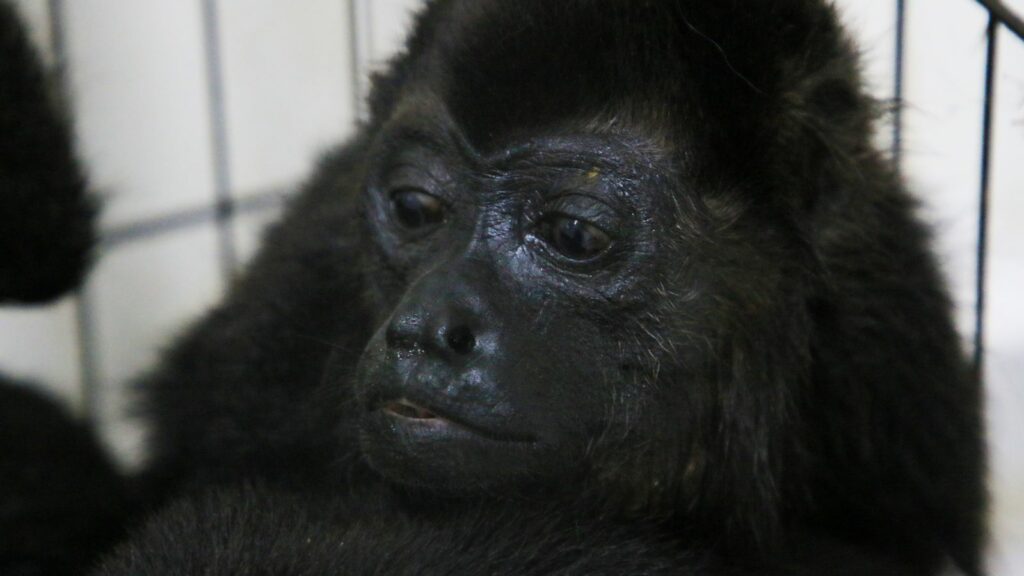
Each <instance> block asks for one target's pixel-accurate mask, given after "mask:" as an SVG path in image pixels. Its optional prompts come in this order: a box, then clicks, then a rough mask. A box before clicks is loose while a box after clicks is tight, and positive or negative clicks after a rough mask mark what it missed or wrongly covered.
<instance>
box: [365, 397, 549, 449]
mask: <svg viewBox="0 0 1024 576" xmlns="http://www.w3.org/2000/svg"><path fill="white" fill-rule="evenodd" d="M377 411H378V412H379V413H380V414H382V415H383V416H385V417H386V418H388V419H389V420H392V421H394V422H396V423H398V424H400V425H402V426H403V428H406V429H410V428H411V429H418V430H420V431H422V432H425V433H427V434H428V435H430V436H433V435H436V434H442V435H448V434H452V433H454V434H455V435H464V434H466V433H469V434H470V435H471V436H475V437H478V438H482V439H486V440H492V441H497V442H535V441H536V440H537V438H536V437H535V436H533V435H530V434H520V433H515V432H510V431H506V430H502V429H500V428H499V427H494V426H487V425H484V424H482V423H478V422H475V421H470V419H468V418H461V417H458V416H455V415H453V414H452V413H450V412H441V411H440V410H439V409H437V408H434V407H432V406H431V407H427V406H424V405H423V404H420V403H418V402H415V401H413V400H410V399H408V398H404V397H403V398H398V399H395V400H388V401H384V402H381V403H379V404H378V405H377Z"/></svg>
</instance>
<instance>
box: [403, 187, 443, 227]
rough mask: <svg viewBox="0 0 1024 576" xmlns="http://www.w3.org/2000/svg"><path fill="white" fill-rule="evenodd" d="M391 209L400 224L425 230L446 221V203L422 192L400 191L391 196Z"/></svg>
mask: <svg viewBox="0 0 1024 576" xmlns="http://www.w3.org/2000/svg"><path fill="white" fill-rule="evenodd" d="M391 209H392V210H393V211H394V213H395V218H396V219H397V220H398V222H399V224H401V225H402V226H404V227H406V228H410V229H413V228H423V227H425V226H433V225H434V224H440V223H441V222H443V221H444V203H443V202H441V199H440V198H438V197H437V196H434V195H432V194H428V193H426V192H424V191H422V190H399V191H397V192H395V193H393V194H392V195H391Z"/></svg>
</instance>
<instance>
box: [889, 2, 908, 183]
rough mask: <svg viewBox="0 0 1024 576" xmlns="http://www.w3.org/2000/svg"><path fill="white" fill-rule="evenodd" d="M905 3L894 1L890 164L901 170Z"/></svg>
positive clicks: (905, 26)
mask: <svg viewBox="0 0 1024 576" xmlns="http://www.w3.org/2000/svg"><path fill="white" fill-rule="evenodd" d="M906 30H907V3H906V0H896V62H895V66H894V68H893V110H892V162H893V166H895V167H896V170H897V171H902V170H903V75H904V68H903V66H904V61H905V55H906Z"/></svg>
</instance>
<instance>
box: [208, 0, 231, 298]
mask: <svg viewBox="0 0 1024 576" xmlns="http://www.w3.org/2000/svg"><path fill="white" fill-rule="evenodd" d="M200 2H201V5H202V17H203V43H204V48H205V53H206V88H207V96H208V98H209V107H210V140H211V145H212V147H211V152H212V154H213V158H212V159H211V160H212V163H213V175H214V202H215V203H214V216H215V222H216V224H217V241H218V242H217V244H218V248H219V253H220V262H221V270H222V272H223V274H224V278H225V280H226V281H229V280H230V279H231V278H232V277H233V276H234V273H235V267H236V265H237V262H238V257H237V253H238V251H237V250H236V248H235V238H234V233H233V231H232V215H233V214H234V209H235V206H234V201H233V199H232V194H231V186H232V184H231V165H230V162H231V160H230V148H229V142H228V127H227V113H226V110H225V103H224V74H223V64H222V61H221V51H220V20H219V18H218V15H217V2H216V0H200Z"/></svg>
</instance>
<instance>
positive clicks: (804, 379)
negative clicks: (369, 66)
mask: <svg viewBox="0 0 1024 576" xmlns="http://www.w3.org/2000/svg"><path fill="white" fill-rule="evenodd" d="M370 108H371V117H370V119H369V121H368V122H367V123H366V124H365V125H364V126H362V127H361V128H360V129H359V132H358V134H357V135H356V136H355V137H354V139H353V140H352V141H351V142H350V143H349V144H347V145H345V146H344V147H342V148H341V149H339V150H338V151H337V152H335V153H333V154H331V155H329V156H328V157H327V158H326V159H325V160H324V161H323V162H322V164H321V165H320V166H319V168H318V169H317V172H316V175H315V176H314V177H313V178H312V180H311V181H310V182H309V184H308V185H307V186H306V187H305V189H304V191H303V192H302V193H301V194H300V195H299V196H298V197H297V198H296V199H295V200H294V202H293V204H292V206H291V208H290V210H289V212H288V214H287V215H286V216H285V218H284V219H283V221H282V222H281V223H279V224H278V225H277V226H276V228H275V229H274V230H273V231H272V232H271V233H270V234H269V235H268V237H267V240H266V242H265V246H264V249H263V251H262V253H261V254H260V256H259V257H258V258H257V259H256V261H255V263H254V264H253V265H252V266H251V268H250V269H249V271H248V272H247V273H246V274H245V276H244V277H243V278H242V279H241V280H240V281H239V282H238V283H237V284H236V285H235V286H233V288H232V290H231V294H230V295H229V296H228V298H227V299H226V301H225V302H224V303H223V304H222V305H221V306H219V307H218V308H217V309H216V310H214V311H213V312H212V313H211V314H210V315H209V316H208V317H207V318H206V319H205V320H204V321H202V322H201V323H200V324H198V325H197V326H196V327H195V328H194V329H193V330H192V331H191V333H190V334H189V335H187V336H186V337H185V338H183V339H182V340H181V341H180V342H179V343H178V344H177V346H175V347H174V349H173V350H171V352H170V353H169V354H168V355H167V356H166V358H165V360H164V362H163V364H162V365H161V366H160V367H159V369H158V370H156V371H155V373H154V374H153V375H152V376H151V377H150V378H149V379H148V380H147V381H146V383H145V390H146V394H147V406H148V409H149V410H150V413H151V415H152V417H153V422H154V432H153V436H152V448H153V460H152V462H151V465H150V468H149V470H148V476H147V478H148V481H150V482H152V483H153V484H152V485H154V486H159V487H160V490H161V491H163V493H164V494H178V495H180V496H179V497H180V498H184V500H183V501H180V502H179V503H177V504H174V505H172V506H171V508H170V509H169V511H168V512H166V513H165V514H164V515H158V516H157V517H156V518H154V519H153V520H152V521H151V523H150V524H149V525H148V527H147V528H146V529H143V530H142V531H141V532H140V533H139V535H138V538H137V539H136V540H133V541H131V542H129V543H127V544H126V545H125V546H124V547H123V548H121V549H120V550H119V552H118V553H116V554H115V555H114V556H113V557H112V558H111V559H110V560H109V563H108V564H107V565H106V568H105V569H104V570H105V571H103V572H102V573H103V574H107V575H114V574H129V573H132V574H136V573H150V574H163V573H173V572H174V566H175V565H176V562H177V561H178V560H175V559H179V560H180V559H182V558H191V559H192V560H190V561H195V562H199V564H200V565H201V566H202V567H203V569H205V570H208V572H204V573H211V574H214V573H215V574H221V573H223V574H229V573H235V572H234V571H241V572H245V569H246V568H247V567H250V566H252V567H256V568H259V567H266V566H270V565H272V564H273V562H276V561H279V560H282V559H284V561H290V560H289V559H290V558H294V559H295V562H297V564H295V565H294V566H295V567H292V568H287V567H285V568H281V569H280V570H281V571H283V572H284V573H295V574H305V573H318V572H317V570H320V571H326V572H329V573H331V572H333V573H339V574H341V573H350V572H352V573H363V572H367V573H370V572H372V573H406V572H404V571H403V570H406V571H409V572H415V571H416V569H417V564H416V559H417V554H420V556H419V558H420V559H421V560H422V561H423V564H422V565H420V568H421V569H422V571H423V572H424V573H432V572H433V571H436V572H438V573H476V572H474V571H473V570H475V569H476V568H466V567H465V566H464V565H463V564H460V563H459V562H458V561H457V560H458V559H466V558H482V559H485V560H481V562H480V564H479V566H483V567H485V569H482V571H483V572H488V573H510V574H535V573H536V574H539V573H555V574H575V573H592V572H593V571H596V570H597V569H596V568H595V569H593V570H591V571H589V572H588V571H587V570H584V569H577V570H576V571H575V572H573V571H572V570H573V566H574V564H573V563H574V562H576V561H579V562H584V563H585V562H591V561H593V562H596V563H594V564H590V565H592V566H597V565H600V562H602V561H603V562H605V565H607V566H612V567H614V566H623V567H622V568H620V570H623V571H626V572H629V571H635V572H639V573H683V574H685V573H692V574H730V573H733V574H766V573H780V572H781V573H805V574H838V573H847V574H879V573H901V574H936V573H938V572H939V571H940V570H942V569H943V567H944V566H946V565H950V564H951V565H955V566H957V567H959V568H960V569H961V570H962V571H964V572H965V573H967V574H979V573H980V572H981V566H980V564H981V562H980V550H981V545H982V539H983V516H984V500H985V498H984V491H983V470H984V462H983V448H982V431H981V418H980V408H979V390H980V388H979V384H978V382H976V381H975V380H974V379H972V377H971V376H970V374H969V371H968V369H967V366H966V365H965V362H964V360H963V357H962V353H961V351H960V349H959V343H958V339H957V335H956V333H955V331H954V328H953V326H952V322H951V319H950V304H949V301H948V298H947V296H946V294H945V290H944V288H943V283H942V280H941V278H940V275H939V273H938V272H937V267H936V264H935V260H934V258H933V257H932V256H931V254H930V253H929V251H928V249H927V234H926V231H925V229H924V227H923V226H922V225H921V224H920V223H919V222H918V221H917V220H916V219H915V216H914V214H913V211H914V203H913V201H912V200H911V199H910V197H909V196H908V195H907V193H906V192H905V191H904V189H903V186H902V184H901V182H900V180H899V177H898V176H897V175H896V174H895V173H894V170H893V167H892V166H891V164H890V163H889V162H888V160H887V159H886V158H884V157H883V155H881V154H880V153H879V152H878V151H877V150H876V149H875V148H874V146H873V144H872V121H873V119H874V115H875V111H876V108H875V106H874V103H873V102H872V100H871V99H870V98H869V97H868V96H867V95H866V94H865V92H864V89H863V86H862V84H861V80H860V76H859V71H858V63H857V59H856V54H855V49H854V48H853V46H852V45H851V43H850V41H849V39H848V38H847V36H846V34H845V33H844V31H843V30H842V29H841V27H840V26H839V24H838V20H837V17H836V14H835V10H834V8H833V7H832V6H831V5H830V4H829V3H827V2H825V1H823V0H771V1H761V2H750V1H744V0H714V1H712V0H636V1H623V0H558V1H553V0H516V1H515V2H512V1H500V0H436V1H434V2H430V3H428V5H427V6H426V8H425V9H424V10H423V12H422V13H421V14H420V16H419V19H418V22H417V25H416V27H415V30H414V32H413V34H412V36H411V38H410V39H409V41H408V44H407V50H406V51H405V52H404V53H403V54H401V55H400V56H398V57H397V58H396V59H395V60H394V61H393V62H391V64H390V66H389V67H388V68H387V70H386V71H385V72H384V73H382V74H380V75H379V76H378V77H376V78H375V82H374V88H373V92H372V95H371V98H370ZM250 483H255V484H258V485H260V486H267V487H269V488H244V487H242V486H246V485H249V484H250ZM211 490H212V491H213V492H214V493H215V495H214V496H203V495H201V494H202V493H205V492H208V491H211ZM253 494H256V495H257V496H253ZM364 500H365V501H370V502H371V503H369V504H368V503H366V502H364ZM335 509H338V510H341V512H339V513H337V514H334V513H332V512H331V511H332V510H335ZM536 510H543V511H544V512H543V513H537V512H536ZM382 518H383V519H394V520H393V522H382V521H381V519H382ZM282 526H285V527H294V530H292V528H287V529H282V528H281V527H282ZM467 526H468V528H467ZM178 534H181V535H182V537H181V538H179V537H178V536H177V535H178ZM204 534H208V535H209V536H210V538H209V539H205V538H204V536H203V535H204ZM218 535H220V536H218ZM303 535H306V536H308V537H307V538H304V537H303ZM222 536H223V537H222ZM475 536H479V537H480V538H482V539H483V540H482V541H481V540H479V539H476V538H474V537H475ZM488 537H489V538H490V539H489V540H488ZM204 542H205V543H207V544H204ZM289 542H291V544H289ZM367 542H375V543H378V545H376V546H374V545H368V544H367ZM481 542H482V543H481ZM520 542H522V543H524V544H523V545H522V546H518V545H513V544H516V543H520ZM304 543H305V544H304ZM343 544H344V545H343ZM207 546H208V547H207ZM345 546H348V548H346V547H345ZM332 551H333V552H332ZM292 554H294V556H291V555H292ZM374 555H376V556H374ZM396 556H402V557H403V558H406V559H405V560H403V561H402V562H394V563H389V560H388V559H389V558H394V557H396ZM436 557H440V558H448V559H449V563H445V562H444V561H443V560H434V558H436ZM299 558H308V559H310V562H319V564H314V565H313V566H315V567H314V568H310V567H309V565H301V563H300V561H299ZM368 558H369V564H367V559H368ZM594 558H597V560H593V559H594ZM534 561H536V562H552V563H553V564H552V565H551V566H552V567H551V569H550V570H544V569H537V570H534V569H533V566H534V565H533V564H531V562H534ZM629 562H637V563H639V564H636V565H630V564H629ZM645 562H647V563H649V564H644V563H645ZM470 564H473V563H472V562H470ZM580 565H581V566H582V565H583V564H580ZM190 566H191V565H190ZM288 566H292V565H291V564H289V565H288ZM301 566H306V567H305V568H303V567H301ZM368 566H369V567H368ZM624 566H632V567H629V568H626V567H624ZM644 566H649V568H644ZM254 569H255V568H254ZM195 570H196V571H197V572H202V570H201V569H200V568H195ZM289 570H290V571H291V572H289ZM303 570H305V571H303ZM610 570H612V572H609V573H614V570H615V568H610ZM659 570H661V571H659ZM256 571H257V572H258V570H256ZM645 571H646V572H645ZM253 573H255V572H253ZM598 573H600V572H598Z"/></svg>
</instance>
